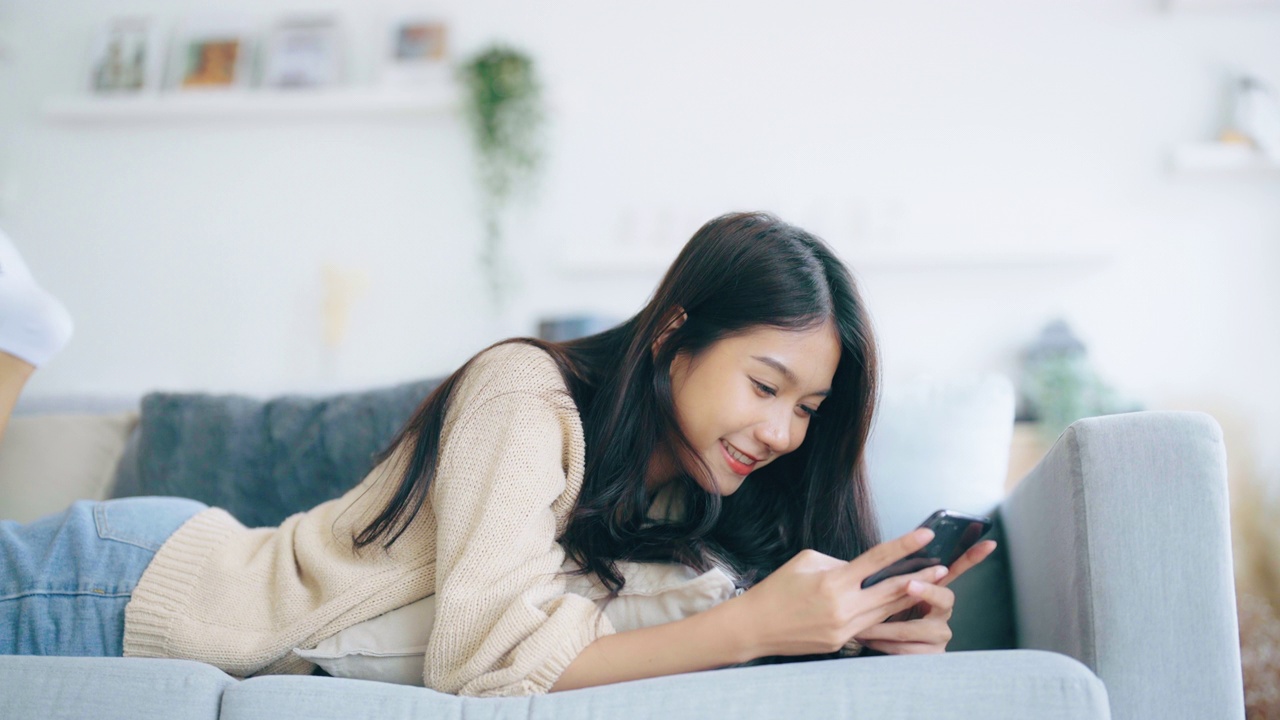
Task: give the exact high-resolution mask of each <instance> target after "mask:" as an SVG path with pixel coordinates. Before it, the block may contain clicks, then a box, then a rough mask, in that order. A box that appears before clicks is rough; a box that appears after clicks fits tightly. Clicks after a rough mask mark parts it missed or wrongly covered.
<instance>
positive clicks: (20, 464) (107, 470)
mask: <svg viewBox="0 0 1280 720" xmlns="http://www.w3.org/2000/svg"><path fill="white" fill-rule="evenodd" d="M137 424H138V413H137V412H136V411H129V412H123V413H114V414H103V415H98V414H77V415H70V414H67V415H61V414H60V415H27V416H19V417H14V418H11V419H10V420H9V427H8V429H7V430H6V431H5V434H4V438H3V439H2V440H0V520H17V521H19V522H29V521H31V520H35V519H37V518H40V517H44V516H45V515H48V514H50V513H55V512H59V511H61V510H64V509H66V507H67V506H68V505H70V504H71V503H72V502H74V501H76V500H103V499H105V498H106V497H107V495H108V493H110V491H111V484H112V482H113V481H114V480H115V473H116V464H117V463H118V462H119V461H120V456H121V455H122V454H123V453H124V446H125V442H126V441H127V440H128V439H129V433H131V432H132V431H133V428H134V427H135V426H136V425H137Z"/></svg>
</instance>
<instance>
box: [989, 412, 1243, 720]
mask: <svg viewBox="0 0 1280 720" xmlns="http://www.w3.org/2000/svg"><path fill="white" fill-rule="evenodd" d="M1226 473H1227V471H1226V455H1225V451H1224V449H1223V443H1222V431H1221V429H1220V428H1219V427H1218V424H1217V423H1216V422H1215V421H1214V420H1213V418H1211V417H1209V416H1208V415H1204V414H1202V413H1189V412H1141V413H1128V414H1123V415H1110V416H1104V417H1097V418H1088V419H1085V420H1080V421H1078V422H1076V423H1074V424H1073V425H1071V427H1069V428H1067V430H1066V431H1065V432H1063V434H1062V436H1061V437H1059V438H1058V441H1057V443H1055V444H1054V446H1053V448H1052V449H1050V451H1049V453H1048V455H1047V456H1046V457H1045V459H1044V460H1042V461H1041V462H1040V464H1039V465H1037V466H1036V468H1035V469H1034V470H1032V471H1031V473H1030V474H1028V475H1027V477H1026V478H1025V479H1023V480H1022V482H1021V483H1019V485H1018V487H1017V488H1016V489H1015V491H1014V492H1013V493H1012V494H1011V495H1010V496H1009V498H1007V499H1006V500H1005V502H1004V503H1003V505H1002V507H1001V514H1002V517H1003V520H1004V530H1005V537H1006V539H1007V542H1008V551H1009V558H1010V568H1011V573H1012V576H1013V595H1014V605H1015V611H1016V615H1017V626H1018V644H1019V646H1020V647H1024V648H1034V649H1042V650H1052V651H1055V652H1060V653H1063V654H1066V655H1069V656H1071V657H1073V658H1075V659H1077V660H1079V661H1081V662H1082V663H1084V664H1085V665H1086V666H1088V667H1089V668H1090V669H1092V670H1093V671H1094V672H1096V673H1097V674H1098V676H1099V677H1100V678H1101V679H1102V681H1103V683H1104V684H1105V685H1106V687H1107V695H1108V696H1109V698H1110V701H1111V710H1112V717H1114V718H1117V720H1128V719H1129V718H1151V717H1163V718H1208V717H1213V718H1243V717H1244V693H1243V683H1242V680H1241V669H1240V646H1239V635H1238V629H1237V619H1236V605H1235V588H1234V584H1233V574H1232V556H1231V539H1230V520H1229V515H1228V502H1227V485H1226Z"/></svg>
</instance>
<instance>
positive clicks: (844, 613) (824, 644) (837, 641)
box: [728, 529, 950, 657]
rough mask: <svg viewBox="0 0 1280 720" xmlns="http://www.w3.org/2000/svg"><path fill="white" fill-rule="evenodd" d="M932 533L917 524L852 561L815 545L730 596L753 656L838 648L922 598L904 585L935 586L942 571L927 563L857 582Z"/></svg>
mask: <svg viewBox="0 0 1280 720" xmlns="http://www.w3.org/2000/svg"><path fill="white" fill-rule="evenodd" d="M932 537H933V532H932V531H930V530H926V529H916V530H913V531H912V532H910V533H907V534H906V535H903V536H902V537H900V538H897V539H896V540H890V541H888V542H884V543H881V544H879V545H877V546H875V547H873V548H871V549H870V550H868V551H867V552H865V553H863V554H862V555H859V556H858V557H857V558H854V559H853V560H852V561H850V562H845V561H843V560H840V559H838V558H833V557H831V556H830V555H824V554H823V553H820V552H817V551H816V550H802V551H800V552H799V553H797V554H796V556H795V557H793V558H791V559H790V560H788V561H787V562H786V563H785V564H783V565H782V566H781V567H779V568H778V569H777V570H775V571H774V572H773V573H772V574H770V575H769V576H768V577H767V578H765V579H764V580H762V581H761V582H760V583H758V584H757V585H755V586H753V587H752V588H751V589H750V590H748V591H747V592H745V593H743V594H742V595H740V596H739V597H737V598H734V599H732V600H729V601H728V602H729V603H733V602H738V603H740V605H741V609H742V610H743V611H744V612H745V614H746V617H747V618H748V620H747V622H746V623H745V625H746V627H744V632H749V633H753V634H754V637H752V638H751V645H752V648H753V650H754V656H755V657H764V656H768V655H812V654H821V653H831V652H836V651H837V650H840V649H841V648H842V647H843V646H844V644H845V643H846V642H848V641H849V639H850V638H852V637H856V636H858V635H860V634H862V633H865V632H867V631H869V630H870V629H872V628H875V627H877V626H879V625H881V624H882V623H884V621H885V620H887V619H889V618H891V617H893V616H895V615H897V614H898V613H901V612H903V611H905V610H908V609H909V608H911V607H913V606H915V605H917V604H918V603H920V601H921V599H922V598H921V596H919V595H911V594H909V593H908V591H907V588H908V584H909V583H910V582H911V581H913V580H915V581H918V582H922V583H924V584H926V585H928V586H929V587H936V585H935V584H934V583H936V582H937V581H938V580H939V579H940V578H941V577H943V576H944V575H945V574H946V572H947V570H946V568H943V567H930V568H925V569H923V570H920V571H919V572H915V573H911V574H909V575H900V576H897V577H892V578H888V579H886V580H884V581H882V582H879V583H876V584H875V585H873V586H871V587H869V588H866V589H863V588H862V581H863V580H864V579H866V578H867V577H869V576H870V575H872V574H874V573H876V572H877V571H879V570H881V569H882V568H884V567H885V566H887V565H889V564H890V563H892V562H893V561H895V560H898V559H899V558H902V557H905V556H907V555H910V554H911V553H913V552H915V551H916V550H919V549H920V548H922V547H924V546H925V545H926V544H928V542H929V540H930V539H932ZM946 592H947V593H950V591H946ZM947 612H948V614H949V613H950V608H949V607H948V610H947ZM944 624H945V622H944Z"/></svg>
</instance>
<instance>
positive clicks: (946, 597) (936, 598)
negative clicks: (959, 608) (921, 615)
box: [907, 575, 956, 620]
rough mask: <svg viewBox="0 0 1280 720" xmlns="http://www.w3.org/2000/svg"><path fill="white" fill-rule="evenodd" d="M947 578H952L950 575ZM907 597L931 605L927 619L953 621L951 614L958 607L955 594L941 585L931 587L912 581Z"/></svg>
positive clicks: (909, 584)
mask: <svg viewBox="0 0 1280 720" xmlns="http://www.w3.org/2000/svg"><path fill="white" fill-rule="evenodd" d="M947 577H950V575H948V576H947ZM907 595H908V596H910V597H913V598H916V599H917V600H920V601H922V602H925V603H927V604H928V605H929V612H928V614H926V615H925V617H926V618H939V619H942V620H949V619H951V612H952V611H953V610H954V609H955V606H956V594H955V592H954V591H952V590H951V589H949V588H947V587H944V586H943V585H941V584H938V585H930V584H929V583H924V582H920V581H919V580H912V581H911V582H910V583H908V584H907Z"/></svg>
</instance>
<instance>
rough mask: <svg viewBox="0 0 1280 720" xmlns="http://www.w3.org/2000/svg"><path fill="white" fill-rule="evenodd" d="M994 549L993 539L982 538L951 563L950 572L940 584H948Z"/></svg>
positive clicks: (985, 557) (984, 558)
mask: <svg viewBox="0 0 1280 720" xmlns="http://www.w3.org/2000/svg"><path fill="white" fill-rule="evenodd" d="M995 550H996V541H995V540H983V541H982V542H980V543H978V544H977V545H974V546H973V547H971V548H969V549H968V551H966V552H965V554H963V555H961V556H960V559H959V560H956V561H955V562H954V563H952V564H951V574H950V575H948V576H947V578H946V579H945V580H943V581H942V582H941V583H940V584H942V585H949V584H951V581H953V580H955V579H956V578H958V577H960V576H961V575H963V574H965V572H966V571H968V570H970V569H972V568H973V566H974V565H977V564H978V563H980V562H982V561H983V560H986V559H987V556H988V555H990V554H991V553H993V552H995Z"/></svg>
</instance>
